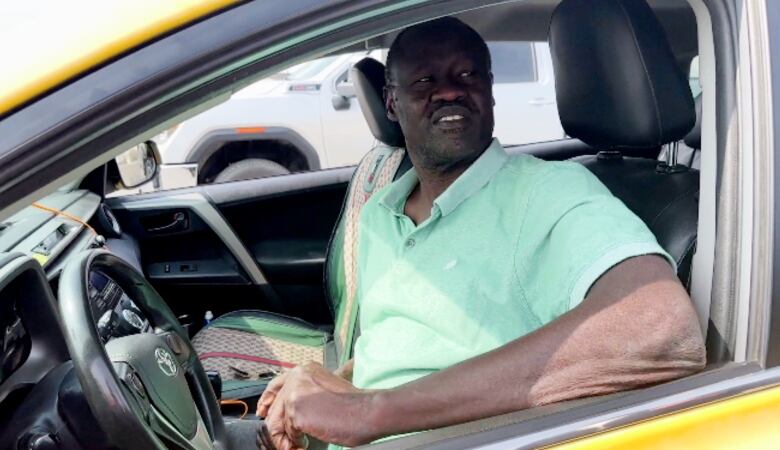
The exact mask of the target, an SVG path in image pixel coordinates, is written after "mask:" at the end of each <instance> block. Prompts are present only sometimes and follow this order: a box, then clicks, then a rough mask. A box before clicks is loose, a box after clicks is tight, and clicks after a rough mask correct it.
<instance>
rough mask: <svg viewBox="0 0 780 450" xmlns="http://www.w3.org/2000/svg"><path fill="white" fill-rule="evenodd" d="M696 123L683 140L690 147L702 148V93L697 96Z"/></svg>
mask: <svg viewBox="0 0 780 450" xmlns="http://www.w3.org/2000/svg"><path fill="white" fill-rule="evenodd" d="M695 102H696V125H694V126H693V128H691V131H689V132H688V134H686V135H685V138H684V139H683V141H685V145H687V146H688V147H690V148H695V149H697V150H698V149H701V94H699V95H697V96H696V100H695Z"/></svg>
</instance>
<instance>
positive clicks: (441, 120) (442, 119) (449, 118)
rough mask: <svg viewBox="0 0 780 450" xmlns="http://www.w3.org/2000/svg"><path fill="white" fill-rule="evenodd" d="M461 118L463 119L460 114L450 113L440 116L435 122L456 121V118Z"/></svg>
mask: <svg viewBox="0 0 780 450" xmlns="http://www.w3.org/2000/svg"><path fill="white" fill-rule="evenodd" d="M463 119H464V117H463V116H461V115H460V114H452V115H450V116H444V117H440V118H439V119H438V120H437V121H436V122H435V123H439V122H456V121H458V120H463Z"/></svg>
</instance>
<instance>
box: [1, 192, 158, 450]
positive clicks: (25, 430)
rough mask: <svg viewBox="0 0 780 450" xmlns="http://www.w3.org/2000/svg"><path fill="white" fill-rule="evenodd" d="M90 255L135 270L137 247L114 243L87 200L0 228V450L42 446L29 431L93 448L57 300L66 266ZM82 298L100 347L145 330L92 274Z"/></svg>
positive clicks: (125, 299) (123, 298)
mask: <svg viewBox="0 0 780 450" xmlns="http://www.w3.org/2000/svg"><path fill="white" fill-rule="evenodd" d="M94 248H104V249H108V250H109V251H111V252H112V253H114V254H116V255H118V256H120V257H121V258H123V259H124V260H125V261H127V262H128V263H129V264H130V265H132V266H134V267H136V268H140V257H139V254H138V245H137V243H136V241H135V240H134V239H133V238H131V237H130V236H128V235H126V234H123V233H122V231H121V229H120V228H119V226H118V223H117V222H116V219H115V218H114V217H113V214H112V213H111V210H110V208H108V207H107V206H106V205H105V204H103V203H102V202H101V198H100V196H98V195H95V194H94V193H92V192H89V191H87V190H70V191H57V192H55V193H53V194H51V195H49V196H47V197H46V198H44V199H42V200H41V201H40V202H38V203H37V204H35V205H33V206H30V207H28V208H25V209H23V210H21V211H20V212H18V213H17V214H15V215H13V216H11V217H10V218H8V219H5V220H4V221H3V222H0V448H17V447H18V446H19V445H22V447H19V448H38V447H36V446H35V445H37V444H35V445H34V442H33V441H32V440H31V439H33V438H34V439H38V437H40V436H38V435H37V434H36V433H37V432H36V431H35V430H40V424H42V423H48V424H49V425H48V426H47V427H48V428H51V429H57V430H61V432H60V438H61V439H63V441H62V442H61V444H62V445H63V446H64V447H63V448H73V447H79V446H77V445H76V446H69V445H65V441H68V442H75V441H74V439H75V438H74V437H73V436H74V435H73V434H72V433H71V431H67V430H71V429H72V430H77V429H80V428H83V427H86V428H85V429H84V430H80V432H81V435H82V436H86V437H87V439H88V441H89V442H97V441H98V440H99V439H100V436H92V435H91V434H90V433H95V430H94V426H92V425H89V424H94V421H92V420H86V421H85V420H84V418H85V417H90V414H91V413H90V411H89V408H88V407H87V406H86V403H84V400H83V396H81V394H79V392H80V389H81V388H80V385H79V383H78V381H77V380H76V378H75V374H74V373H73V371H72V363H71V362H70V355H69V353H68V349H67V347H66V346H65V339H64V336H63V335H62V332H61V327H60V323H59V311H58V305H57V303H58V301H57V298H56V297H55V293H56V292H57V290H58V287H59V278H60V274H61V272H62V269H63V268H64V267H65V265H66V264H67V263H68V262H69V261H70V260H71V259H73V258H72V257H74V256H75V255H77V254H79V253H80V252H82V251H84V250H87V249H94ZM86 288H87V294H88V301H89V306H90V310H91V313H92V318H93V320H94V323H95V325H96V331H97V333H98V335H99V337H100V339H101V340H102V342H103V343H104V344H105V343H107V342H109V341H110V340H112V339H115V338H118V337H121V336H127V335H130V334H136V333H144V332H149V331H150V330H151V329H152V326H151V325H150V323H149V320H147V318H146V317H145V315H144V314H143V313H142V311H141V310H140V309H139V308H138V306H137V305H136V303H135V302H134V301H133V299H132V298H130V297H129V296H128V295H127V293H126V292H124V291H123V290H122V288H120V287H119V285H118V284H117V283H116V282H115V281H114V280H112V279H111V278H110V277H108V276H106V274H104V273H101V272H100V271H92V272H90V274H89V277H88V286H86ZM66 423H67V425H66ZM31 433H32V434H31ZM36 436H38V437H36ZM90 436H91V437H90ZM20 439H21V440H20ZM34 439H33V440H34ZM41 439H43V438H41ZM35 442H38V441H35ZM40 442H45V439H44V440H42V441H40ZM41 448H43V447H41ZM46 448H48V447H46Z"/></svg>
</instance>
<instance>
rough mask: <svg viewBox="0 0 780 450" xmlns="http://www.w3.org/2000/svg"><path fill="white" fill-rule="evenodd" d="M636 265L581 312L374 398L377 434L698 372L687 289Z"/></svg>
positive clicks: (700, 354)
mask: <svg viewBox="0 0 780 450" xmlns="http://www.w3.org/2000/svg"><path fill="white" fill-rule="evenodd" d="M648 258H650V261H649V262H648ZM635 260H639V261H633V262H632V261H628V262H625V263H623V264H621V266H623V265H625V266H624V267H620V266H619V267H618V269H617V270H616V269H613V271H616V272H617V273H613V271H610V273H608V274H606V275H605V276H604V277H602V278H603V279H602V280H599V282H597V283H596V284H595V285H594V287H593V288H592V289H591V292H590V293H589V296H588V299H587V300H586V301H585V302H583V304H581V305H580V306H579V307H578V308H576V309H574V310H572V311H570V312H569V313H567V314H565V315H563V316H561V317H560V318H559V319H557V320H556V321H554V322H553V323H551V324H549V325H548V326H545V327H543V328H541V329H539V330H537V331H536V332H534V333H531V334H529V335H527V336H524V337H522V338H520V339H517V340H515V341H513V342H510V343H509V344H507V345H505V346H503V347H500V348H498V349H496V350H493V351H491V352H489V353H486V354H484V355H480V356H478V357H475V358H473V359H470V360H467V361H464V362H462V363H460V364H457V365H455V366H453V367H450V368H448V369H446V370H442V371H440V372H437V373H435V374H432V375H430V376H427V377H424V378H422V379H420V380H417V381H415V382H412V383H409V384H406V385H404V386H401V387H399V388H396V389H391V390H387V391H379V392H377V393H375V395H374V398H373V399H372V402H373V403H372V411H375V415H374V416H373V417H372V418H371V419H370V420H371V423H372V424H373V425H374V426H375V427H376V429H377V430H378V433H379V434H381V435H392V434H397V433H403V432H408V431H416V430H422V429H429V428H437V427H442V426H447V425H452V424H456V423H462V422H466V421H470V420H475V419H478V418H483V417H489V416H493V415H497V414H502V413H506V412H510V411H516V410H520V409H524V408H528V407H531V406H536V405H541V404H545V403H551V402H555V401H561V400H566V399H572V398H577V397H582V396H589V395H598V394H606V393H610V392H616V391H620V390H625V389H631V388H634V387H639V386H643V385H648V384H653V383H658V382H661V381H665V380H669V379H673V378H677V377H680V376H684V375H687V374H690V373H693V372H695V371H697V370H699V369H701V368H702V367H703V365H704V351H703V342H702V337H701V332H700V330H699V328H698V321H697V320H696V318H695V313H694V312H693V308H692V305H691V304H690V300H689V299H688V298H687V295H686V294H685V292H684V290H683V289H682V287H681V286H680V285H679V283H677V282H676V279H674V275H673V274H672V276H671V279H670V276H669V273H671V270H670V269H669V268H668V265H666V263H665V262H664V261H662V260H660V259H659V258H656V257H640V258H635ZM632 282H633V285H632ZM637 283H638V284H637ZM637 286H639V287H638V288H637ZM626 293H629V294H631V295H626ZM486 326H489V324H486Z"/></svg>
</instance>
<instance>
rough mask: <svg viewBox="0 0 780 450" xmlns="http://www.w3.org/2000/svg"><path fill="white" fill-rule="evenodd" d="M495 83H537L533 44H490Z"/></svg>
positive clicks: (499, 42)
mask: <svg viewBox="0 0 780 450" xmlns="http://www.w3.org/2000/svg"><path fill="white" fill-rule="evenodd" d="M488 49H490V58H491V61H492V64H493V82H495V83H530V82H533V81H536V62H535V60H534V46H533V44H532V43H531V42H501V41H498V42H489V43H488Z"/></svg>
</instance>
